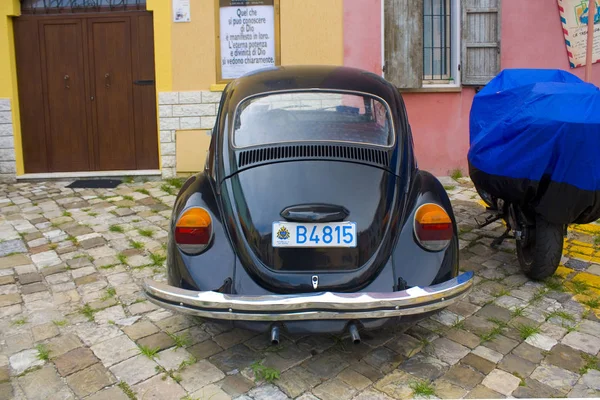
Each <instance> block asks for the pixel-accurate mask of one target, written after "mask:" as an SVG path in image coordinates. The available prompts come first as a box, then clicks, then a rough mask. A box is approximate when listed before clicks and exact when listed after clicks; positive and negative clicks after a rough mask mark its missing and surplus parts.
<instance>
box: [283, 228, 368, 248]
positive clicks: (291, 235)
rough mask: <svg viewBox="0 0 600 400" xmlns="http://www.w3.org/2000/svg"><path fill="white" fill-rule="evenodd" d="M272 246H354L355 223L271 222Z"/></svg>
mask: <svg viewBox="0 0 600 400" xmlns="http://www.w3.org/2000/svg"><path fill="white" fill-rule="evenodd" d="M272 243H273V247H356V223H354V222H326V223H297V222H273V242H272Z"/></svg>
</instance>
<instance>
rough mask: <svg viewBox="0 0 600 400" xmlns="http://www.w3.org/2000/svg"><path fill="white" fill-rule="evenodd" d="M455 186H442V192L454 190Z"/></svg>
mask: <svg viewBox="0 0 600 400" xmlns="http://www.w3.org/2000/svg"><path fill="white" fill-rule="evenodd" d="M454 189H456V186H444V190H454Z"/></svg>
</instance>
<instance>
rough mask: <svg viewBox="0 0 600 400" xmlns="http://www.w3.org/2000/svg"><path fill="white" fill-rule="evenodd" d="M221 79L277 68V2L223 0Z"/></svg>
mask: <svg viewBox="0 0 600 400" xmlns="http://www.w3.org/2000/svg"><path fill="white" fill-rule="evenodd" d="M219 6H220V7H219V16H220V17H219V26H220V39H221V43H220V50H221V51H220V54H221V59H220V61H219V62H220V67H221V68H220V69H221V77H220V78H221V79H222V80H227V79H235V78H238V77H240V76H242V75H244V74H245V73H247V72H250V71H253V70H256V69H259V68H265V67H270V66H274V65H275V60H276V50H275V46H276V43H275V7H274V0H220V1H219Z"/></svg>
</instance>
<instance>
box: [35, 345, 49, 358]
mask: <svg viewBox="0 0 600 400" xmlns="http://www.w3.org/2000/svg"><path fill="white" fill-rule="evenodd" d="M35 348H36V350H37V351H38V355H37V357H38V358H39V359H40V360H43V361H48V360H49V359H50V350H48V348H46V345H45V344H43V343H40V344H38V345H37V346H35Z"/></svg>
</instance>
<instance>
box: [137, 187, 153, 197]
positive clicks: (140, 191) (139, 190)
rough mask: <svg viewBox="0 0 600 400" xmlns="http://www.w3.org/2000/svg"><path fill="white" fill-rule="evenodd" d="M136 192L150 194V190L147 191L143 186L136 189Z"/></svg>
mask: <svg viewBox="0 0 600 400" xmlns="http://www.w3.org/2000/svg"><path fill="white" fill-rule="evenodd" d="M135 191H136V192H138V193H141V194H145V195H146V196H150V192H149V191H147V190H146V189H144V188H142V189H135Z"/></svg>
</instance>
